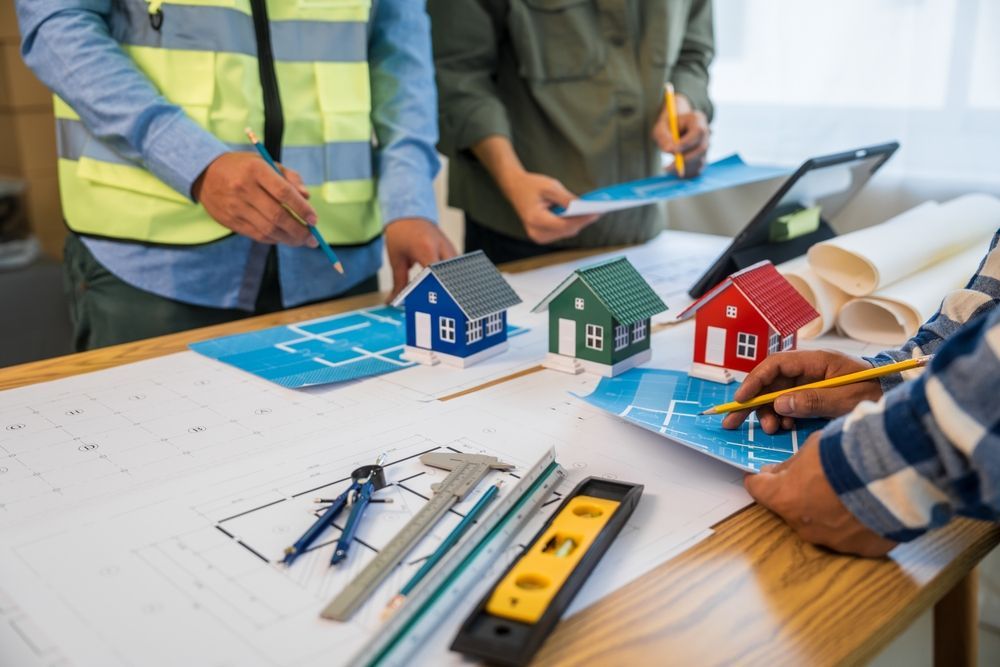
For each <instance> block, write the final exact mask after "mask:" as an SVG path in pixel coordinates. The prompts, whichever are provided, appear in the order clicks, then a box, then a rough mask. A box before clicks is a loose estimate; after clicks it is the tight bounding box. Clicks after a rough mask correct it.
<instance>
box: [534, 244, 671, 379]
mask: <svg viewBox="0 0 1000 667" xmlns="http://www.w3.org/2000/svg"><path fill="white" fill-rule="evenodd" d="M546 308H548V310H549V354H548V356H547V357H546V359H545V366H547V367H549V368H554V369H556V370H561V371H566V372H569V373H579V372H581V371H588V372H591V373H597V374H600V375H606V376H608V377H611V376H614V375H617V374H619V373H621V372H623V371H626V370H628V369H629V368H632V367H634V366H638V365H639V364H641V363H643V362H645V361H648V360H649V358H650V356H651V352H650V349H649V334H650V331H649V322H650V318H652V317H653V315H656V314H658V313H662V312H663V311H665V310H666V309H667V306H666V305H665V304H664V303H663V300H662V299H660V297H659V296H657V295H656V292H654V291H653V290H652V288H650V286H649V284H648V283H647V282H646V281H645V280H643V278H642V276H640V275H639V272H638V271H636V270H635V267H634V266H632V264H631V263H630V262H629V261H628V260H627V259H625V258H624V257H620V258H618V259H613V260H611V261H608V262H603V263H601V264H596V265H594V266H590V267H587V268H583V269H577V270H576V271H574V272H573V273H572V274H570V276H569V277H568V278H566V280H564V281H563V282H562V284H561V285H559V287H557V288H556V289H555V290H554V291H553V292H552V293H551V294H549V295H548V296H547V297H545V299H544V300H543V301H542V302H541V303H539V304H538V305H537V306H535V308H534V310H533V311H532V312H535V313H538V312H541V311H543V310H545V309H546Z"/></svg>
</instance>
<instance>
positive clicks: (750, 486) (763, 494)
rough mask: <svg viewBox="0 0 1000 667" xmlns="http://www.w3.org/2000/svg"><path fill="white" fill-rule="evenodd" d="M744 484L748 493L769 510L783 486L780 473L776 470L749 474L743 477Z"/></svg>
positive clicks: (771, 508)
mask: <svg viewBox="0 0 1000 667" xmlns="http://www.w3.org/2000/svg"><path fill="white" fill-rule="evenodd" d="M743 486H744V487H745V488H746V490H747V493H749V494H750V496H751V497H752V498H753V499H754V500H756V501H757V502H758V503H760V504H761V505H763V506H764V507H766V508H767V509H769V510H773V509H774V508H773V507H772V505H773V501H774V497H775V496H776V495H777V494H778V491H779V490H780V488H781V483H780V481H779V475H778V474H777V473H775V472H759V473H757V474H756V475H747V476H746V477H744V478H743Z"/></svg>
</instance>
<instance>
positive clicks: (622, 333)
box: [615, 324, 628, 352]
mask: <svg viewBox="0 0 1000 667" xmlns="http://www.w3.org/2000/svg"><path fill="white" fill-rule="evenodd" d="M626 347H628V326H627V325H625V324H619V325H617V326H616V327H615V352H617V351H618V350H624V349H625V348H626Z"/></svg>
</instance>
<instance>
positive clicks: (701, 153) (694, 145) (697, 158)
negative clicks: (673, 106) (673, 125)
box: [653, 95, 711, 178]
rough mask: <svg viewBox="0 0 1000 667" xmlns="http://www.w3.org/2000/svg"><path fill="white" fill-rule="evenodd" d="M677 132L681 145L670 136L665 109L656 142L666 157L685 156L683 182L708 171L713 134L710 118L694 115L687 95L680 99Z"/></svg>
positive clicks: (672, 166) (671, 167)
mask: <svg viewBox="0 0 1000 667" xmlns="http://www.w3.org/2000/svg"><path fill="white" fill-rule="evenodd" d="M677 131H678V132H677V133H678V135H679V137H680V141H679V142H675V141H674V137H673V135H672V134H671V133H670V121H669V116H668V114H667V108H666V105H664V107H663V109H662V110H661V111H660V117H659V118H658V119H657V120H656V124H655V125H654V126H653V140H654V141H655V142H656V144H657V145H658V146H659V147H660V150H661V151H663V152H664V153H670V154H671V155H673V154H674V153H677V152H678V151H679V152H680V153H681V154H682V155H683V156H684V178H691V177H693V176H697V175H698V174H700V173H701V170H702V169H703V168H704V167H705V156H706V155H707V153H708V141H709V137H710V136H711V132H710V130H709V129H708V118H707V117H706V116H705V114H703V113H702V112H700V111H695V110H694V108H693V107H692V106H691V102H690V101H688V98H687V97H686V96H684V95H678V96H677ZM668 169H669V170H670V171H676V169H677V167H676V165H671V166H670V167H669V168H668Z"/></svg>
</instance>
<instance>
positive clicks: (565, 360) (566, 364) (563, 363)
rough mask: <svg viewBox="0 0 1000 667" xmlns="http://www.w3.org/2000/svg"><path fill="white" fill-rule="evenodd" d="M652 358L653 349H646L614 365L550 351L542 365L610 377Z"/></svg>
mask: <svg viewBox="0 0 1000 667" xmlns="http://www.w3.org/2000/svg"><path fill="white" fill-rule="evenodd" d="M652 358H653V352H652V350H644V351H642V352H639V353H637V354H634V355H632V356H631V357H629V358H628V359H624V360H622V361H619V362H618V363H617V364H615V365H614V366H612V365H610V364H599V363H596V362H594V361H587V360H586V359H578V358H575V357H567V356H566V355H563V354H555V353H554V352H549V353H548V354H547V355H545V361H543V362H542V366H544V367H545V368H551V369H552V370H554V371H561V372H563V373H570V374H571V375H577V374H579V373H593V374H594V375H603V376H604V377H609V378H610V377H614V376H616V375H621V374H622V373H624V372H625V371H627V370H629V369H630V368H635V367H636V366H639V365H641V364H644V363H646V362H647V361H649V360H650V359H652Z"/></svg>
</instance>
